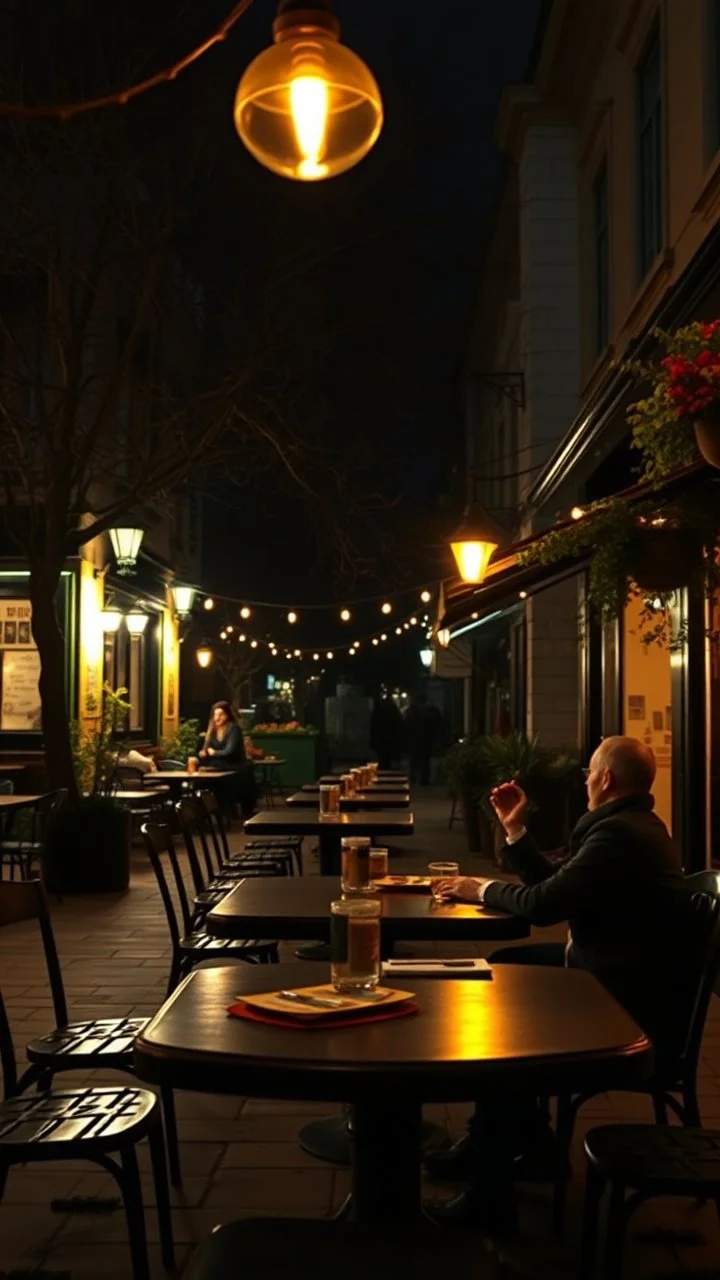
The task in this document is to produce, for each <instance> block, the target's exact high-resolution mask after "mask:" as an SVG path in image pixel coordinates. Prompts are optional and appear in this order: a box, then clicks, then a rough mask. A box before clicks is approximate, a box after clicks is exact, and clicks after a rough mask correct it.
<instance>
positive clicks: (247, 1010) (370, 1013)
mask: <svg viewBox="0 0 720 1280" xmlns="http://www.w3.org/2000/svg"><path fill="white" fill-rule="evenodd" d="M419 1012H420V1006H419V1005H418V1004H415V1003H414V1002H413V1001H411V1000H406V1001H405V1002H404V1003H403V1004H396V1005H391V1006H390V1007H389V1008H387V1009H378V1008H372V1007H369V1008H368V1010H367V1013H366V1012H365V1011H364V1010H362V1011H361V1012H358V1013H353V1014H349V1015H346V1016H345V1017H343V1018H334V1017H327V1018H326V1017H318V1018H314V1019H313V1020H312V1022H310V1021H308V1020H305V1021H301V1020H300V1019H299V1018H297V1017H293V1013H292V1009H289V1010H288V1013H287V1015H279V1014H270V1013H265V1012H261V1010H260V1009H252V1008H251V1007H250V1005H249V1004H243V1002H242V1000H238V1001H236V1003H235V1004H231V1005H228V1013H229V1014H230V1016H231V1017H233V1018H244V1019H245V1020H246V1021H247V1022H262V1023H264V1025H265V1026H267V1027H282V1028H283V1030H287V1029H288V1028H292V1029H293V1030H297V1029H298V1028H300V1029H301V1030H303V1031H314V1030H315V1028H317V1027H322V1028H323V1030H325V1031H327V1030H328V1029H329V1028H330V1027H332V1028H333V1029H337V1030H338V1031H340V1030H341V1029H342V1028H343V1027H360V1026H365V1024H366V1023H368V1022H390V1021H391V1019H393V1018H409V1017H410V1016H411V1015H413V1014H415V1013H419Z"/></svg>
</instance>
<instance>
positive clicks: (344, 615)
mask: <svg viewBox="0 0 720 1280" xmlns="http://www.w3.org/2000/svg"><path fill="white" fill-rule="evenodd" d="M351 618H352V614H351V612H350V610H349V609H341V610H340V621H341V622H349V621H350V619H351Z"/></svg>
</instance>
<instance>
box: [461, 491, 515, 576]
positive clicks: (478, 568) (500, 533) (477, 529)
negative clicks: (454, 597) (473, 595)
mask: <svg viewBox="0 0 720 1280" xmlns="http://www.w3.org/2000/svg"><path fill="white" fill-rule="evenodd" d="M505 537H506V535H505V531H504V530H503V529H502V528H501V527H500V525H499V524H498V523H497V520H495V519H494V518H493V517H492V516H491V515H490V512H489V511H486V510H485V508H484V507H483V506H481V504H480V503H479V502H471V503H470V505H469V506H468V507H467V508H466V510H465V515H464V516H463V518H462V523H461V524H460V527H459V528H458V529H456V530H455V533H454V534H453V535H452V537H451V539H450V550H451V551H452V553H453V556H454V557H455V563H456V564H457V567H458V573H459V575H460V577H461V578H462V580H463V582H472V583H475V584H477V583H480V582H482V580H483V578H484V577H485V574H486V573H487V567H488V565H489V563H490V560H491V558H492V556H493V555H494V553H495V552H496V551H497V549H498V547H499V546H500V545H501V544H502V543H503V542H504V541H505Z"/></svg>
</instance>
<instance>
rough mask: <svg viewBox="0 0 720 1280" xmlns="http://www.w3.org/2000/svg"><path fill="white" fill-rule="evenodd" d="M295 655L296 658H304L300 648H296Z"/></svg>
mask: <svg viewBox="0 0 720 1280" xmlns="http://www.w3.org/2000/svg"><path fill="white" fill-rule="evenodd" d="M294 656H295V657H296V658H302V652H301V651H300V649H296V650H295V655H294Z"/></svg>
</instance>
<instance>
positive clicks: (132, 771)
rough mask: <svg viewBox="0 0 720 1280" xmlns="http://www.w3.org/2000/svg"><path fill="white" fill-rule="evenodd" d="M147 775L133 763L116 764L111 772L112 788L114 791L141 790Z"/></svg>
mask: <svg viewBox="0 0 720 1280" xmlns="http://www.w3.org/2000/svg"><path fill="white" fill-rule="evenodd" d="M147 776H148V775H147V774H146V773H144V771H143V770H142V769H138V768H137V767H136V766H135V765H134V764H117V765H115V768H114V769H113V774H112V789H113V791H115V792H123V791H141V790H142V788H143V784H144V782H145V778H146V777H147Z"/></svg>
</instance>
